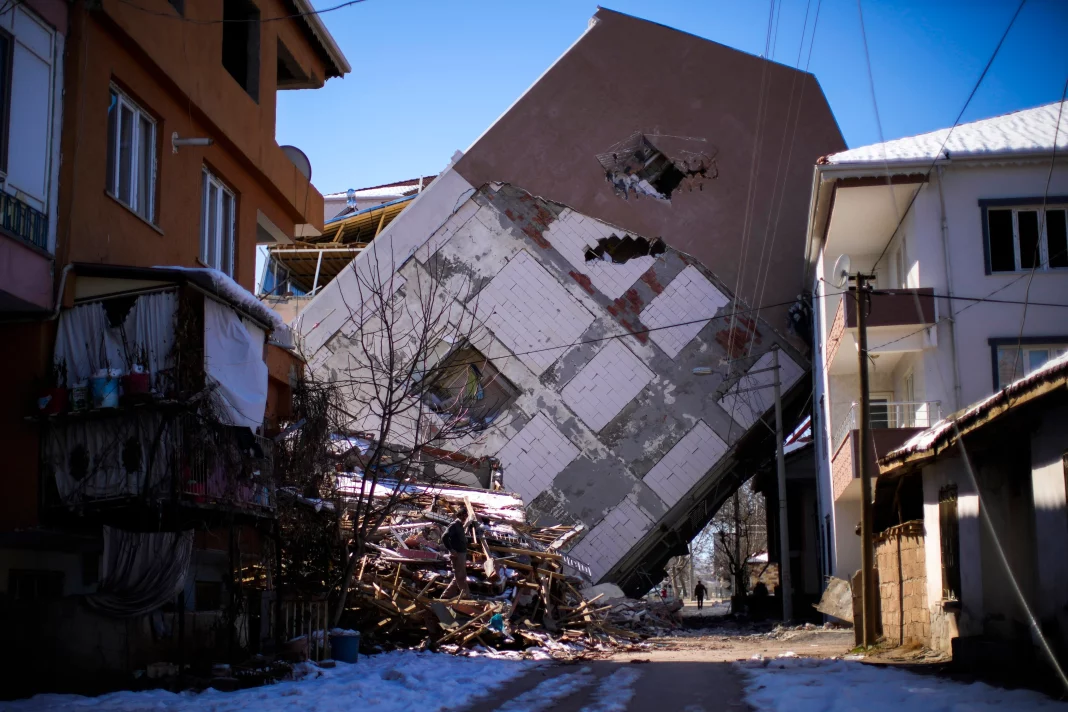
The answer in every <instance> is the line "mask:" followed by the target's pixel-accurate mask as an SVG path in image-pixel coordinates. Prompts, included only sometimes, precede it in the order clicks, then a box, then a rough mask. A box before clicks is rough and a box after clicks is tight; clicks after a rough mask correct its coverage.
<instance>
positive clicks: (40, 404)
mask: <svg viewBox="0 0 1068 712" xmlns="http://www.w3.org/2000/svg"><path fill="white" fill-rule="evenodd" d="M67 402H68V397H67V362H66V360H65V359H59V360H58V361H53V362H52V365H51V366H49V369H48V378H47V381H46V384H45V386H44V388H42V389H41V395H40V396H39V397H38V398H37V411H38V412H39V413H40V414H41V415H58V414H59V413H64V412H66V410H67Z"/></svg>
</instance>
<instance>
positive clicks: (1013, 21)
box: [872, 0, 1027, 270]
mask: <svg viewBox="0 0 1068 712" xmlns="http://www.w3.org/2000/svg"><path fill="white" fill-rule="evenodd" d="M1026 4H1027V0H1020V4H1019V6H1018V7H1017V8H1016V12H1015V13H1013V15H1012V19H1011V20H1009V24H1008V26H1007V27H1006V28H1005V32H1003V33H1002V35H1001V39H1000V40H998V43H997V46H996V47H994V53H993V54H991V55H990V59H989V60H987V63H986V66H985V67H983V71H982V73H981V74H980V75H979V79H978V80H976V82H975V86H973V87H972V91H971V93H970V94H968V99H967V101H965V102H964V106H962V107H961V110H960V113H958V114H957V118H956V120H955V121H954V122H953V125H952V126H951V127H950V128H949V131H948V132H946V137H945V139H944V140H943V141H942V145H941V146H940V147H939V148H938V151H937V152H936V153H935V155H934V158H933V159H932V160H931V165H930V166H928V167H927V171H926V173H924V182H927V180H929V179H930V177H931V171H933V170H934V167H935V165H936V164H937V163H938V161H939V159H940V158H942V155H943V153H944V152H945V150H946V144H947V143H949V137H950V136H952V135H953V130H954V129H956V128H957V125H958V124H960V120H961V118H962V117H963V116H964V112H965V111H967V110H968V106H969V105H970V104H971V103H972V99H973V98H974V97H975V93H976V92H977V91H979V85H980V84H982V83H983V79H985V78H986V75H987V72H989V71H990V67H991V65H993V64H994V59H995V58H997V56H998V52H1000V51H1001V46H1002V45H1003V44H1004V43H1005V38H1006V37H1008V36H1009V32H1010V31H1011V30H1012V26H1013V25H1014V24H1016V18H1018V17H1019V16H1020V11H1021V10H1023V8H1024V5H1026ZM919 194H920V191H919V190H918V189H917V190H916V191H915V192H914V193H913V194H912V198H911V199H910V200H909V204H908V205H907V206H905V212H903V213H902V214H901V217H900V218H899V219H898V221H897V225H896V226H895V227H894V229H893V231H892V232H891V233H890V239H888V240H887V241H886V245H884V246H883V249H882V252H880V253H879V257H878V258H877V259H876V260H875V263H874V264H872V270H874V269H875V268H876V267H877V266H878V265H879V263H880V262H881V261H882V259H883V257H885V256H886V251H887V250H888V249H890V244H891V243H892V242H893V241H894V237H896V236H897V231H898V230H900V229H901V225H902V224H903V223H904V222H905V218H906V217H908V214H909V211H911V210H912V206H913V205H914V204H915V203H916V196H918V195H919Z"/></svg>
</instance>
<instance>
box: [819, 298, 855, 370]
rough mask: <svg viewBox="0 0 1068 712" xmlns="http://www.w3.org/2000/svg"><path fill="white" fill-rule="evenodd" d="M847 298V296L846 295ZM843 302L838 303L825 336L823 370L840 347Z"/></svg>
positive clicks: (843, 316) (843, 326)
mask: <svg viewBox="0 0 1068 712" xmlns="http://www.w3.org/2000/svg"><path fill="white" fill-rule="evenodd" d="M846 296H847V297H848V296H849V295H846ZM844 304H845V301H844V300H843V301H840V302H838V311H837V313H835V315H834V321H832V322H831V332H830V333H829V334H828V335H827V352H826V354H824V357H823V358H824V361H823V363H824V364H825V366H824V367H825V368H826V367H827V366H829V365H830V363H831V361H833V360H834V355H835V354H836V353H838V347H839V346H841V345H842V336H843V335H845V306H844Z"/></svg>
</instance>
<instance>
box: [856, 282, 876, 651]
mask: <svg viewBox="0 0 1068 712" xmlns="http://www.w3.org/2000/svg"><path fill="white" fill-rule="evenodd" d="M867 279H868V275H865V274H864V273H863V272H857V276H856V282H857V351H858V358H859V359H860V364H859V365H860V427H859V430H860V448H859V451H860V462H859V463H858V465H859V473H860V500H861V501H860V547H861V549H860V571H861V584H860V586H861V589H860V590H861V598H862V600H863V602H864V623H863V626H864V627H863V643H864V645H865V647H868V646H872V645H875V545H874V543H873V541H872V533H871V529H872V521H871V518H872V509H871V471H870V468H869V467H868V451H869V450H870V449H871V448H870V443H869V442H868V441H869V440H870V438H871V433H870V431H871V419H870V418H871V416H870V412H869V411H870V403H869V399H868V394H869V389H868V315H867V313H866V312H865V306H866V305H865V302H866V297H867V296H868V295H867Z"/></svg>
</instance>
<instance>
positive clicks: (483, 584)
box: [346, 479, 672, 657]
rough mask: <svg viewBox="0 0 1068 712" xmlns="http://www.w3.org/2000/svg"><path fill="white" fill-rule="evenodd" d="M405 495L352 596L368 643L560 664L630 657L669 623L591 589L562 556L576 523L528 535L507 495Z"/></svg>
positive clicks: (356, 621) (418, 491) (448, 490)
mask: <svg viewBox="0 0 1068 712" xmlns="http://www.w3.org/2000/svg"><path fill="white" fill-rule="evenodd" d="M360 484H361V483H360V482H359V480H358V479H354V481H353V482H352V484H350V485H349V486H350V487H352V488H357V487H359V486H360ZM386 489H388V488H383V490H386ZM407 490H408V492H406V498H405V501H404V505H403V506H401V507H398V508H396V509H394V510H393V511H392V512H391V514H390V516H389V517H387V518H386V520H385V521H384V522H383V523H382V524H381V525H380V526H379V527H377V529H375V530H374V531H373V532H371V534H370V535H369V536H368V540H367V542H366V546H365V549H366V552H367V553H366V554H365V555H364V556H363V558H362V559H361V560H360V562H359V565H358V569H357V571H356V574H355V576H354V579H353V583H352V586H351V588H350V594H349V602H348V606H347V609H346V614H347V615H346V620H347V624H348V625H349V626H351V627H355V628H359V629H360V631H361V633H362V635H363V637H364V640H365V641H366V642H367V643H368V644H369V645H376V644H383V643H384V644H391V645H398V644H400V645H403V644H411V645H420V646H426V647H431V648H438V649H442V650H446V651H453V652H455V651H459V650H463V649H468V648H477V647H478V646H484V647H485V648H490V649H495V650H517V651H518V650H524V649H528V648H532V647H536V648H540V649H543V650H544V651H546V652H547V653H548V654H549V655H551V656H553V657H569V656H573V655H576V654H582V653H584V652H586V653H588V652H591V651H610V650H616V649H619V648H630V647H632V646H633V645H634V643H635V642H637V641H639V640H640V639H641V638H642V637H643V635H642V632H643V629H645V628H647V627H648V626H650V625H652V626H654V627H665V626H667V625H669V624H670V619H671V616H672V613H671V612H670V611H668V610H667V607H666V606H663V605H660V604H648V603H646V602H645V601H640V600H633V599H627V598H625V597H623V596H622V591H620V590H619V589H618V588H616V587H614V586H612V587H611V589H614V591H613V590H609V591H601V592H597V590H596V589H598V588H603V587H595V588H593V589H591V588H588V587H589V585H590V579H589V575H590V569H589V567H588V566H586V565H585V564H583V563H582V562H581V561H578V560H575V559H573V558H572V557H570V556H568V555H567V554H566V553H565V551H564V550H565V549H566V548H567V546H568V544H569V542H570V543H574V541H575V540H576V539H577V537H578V535H579V534H580V533H581V531H582V529H583V527H582V525H579V526H577V527H571V526H555V527H540V528H539V527H534V526H531V525H529V524H527V522H526V515H525V511H524V508H523V501H522V500H521V499H520V498H519V497H517V496H515V495H513V494H509V493H505V492H488V491H485V490H477V489H467V488H464V487H458V486H457V487H453V486H449V487H440V486H438V487H430V486H426V487H424V486H417V485H409V486H407ZM390 491H392V490H390ZM375 494H376V496H377V494H378V493H375ZM385 494H386V493H385V491H383V493H382V495H383V496H385ZM350 526H351V522H350ZM457 531H462V532H463V536H461V537H460V538H459V541H460V542H461V543H460V544H459V545H457V544H456V541H457V538H456V532H457ZM464 543H466V546H464V545H463V544H464ZM461 566H462V569H460V568H459V567H461ZM458 570H462V571H463V572H464V573H465V574H466V581H460V580H458V577H457V576H456V575H455V573H454V571H458ZM584 589H585V591H586V593H584ZM606 594H608V595H606Z"/></svg>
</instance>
